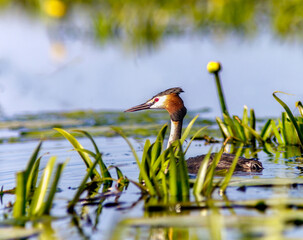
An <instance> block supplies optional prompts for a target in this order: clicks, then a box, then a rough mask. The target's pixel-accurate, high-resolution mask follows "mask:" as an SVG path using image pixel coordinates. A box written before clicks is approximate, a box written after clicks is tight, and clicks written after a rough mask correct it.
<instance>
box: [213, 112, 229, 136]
mask: <svg viewBox="0 0 303 240" xmlns="http://www.w3.org/2000/svg"><path fill="white" fill-rule="evenodd" d="M216 122H217V124H218V126H219V129H220V131H221V133H222V135H223V138H224V139H226V138H229V137H231V134H230V133H229V131H228V128H227V126H226V125H225V123H224V122H223V121H222V120H221V118H219V117H216Z"/></svg>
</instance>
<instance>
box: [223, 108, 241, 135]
mask: <svg viewBox="0 0 303 240" xmlns="http://www.w3.org/2000/svg"><path fill="white" fill-rule="evenodd" d="M223 119H224V123H225V124H226V126H227V129H228V132H229V134H230V136H231V137H233V138H239V136H238V134H237V130H236V127H235V125H234V122H233V119H232V118H231V117H230V116H229V115H226V114H224V113H223Z"/></svg>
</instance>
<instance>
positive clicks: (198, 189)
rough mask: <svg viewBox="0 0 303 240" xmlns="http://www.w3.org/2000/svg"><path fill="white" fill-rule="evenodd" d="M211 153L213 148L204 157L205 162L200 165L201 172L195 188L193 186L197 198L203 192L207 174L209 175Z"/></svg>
mask: <svg viewBox="0 0 303 240" xmlns="http://www.w3.org/2000/svg"><path fill="white" fill-rule="evenodd" d="M211 152H212V147H211V148H210V149H209V151H208V153H207V154H206V156H205V157H204V160H203V162H202V163H201V165H200V168H199V171H198V174H197V177H196V180H195V183H194V186H193V193H194V195H195V196H198V195H199V194H200V193H201V192H202V190H203V187H204V183H205V178H206V173H207V167H208V163H209V157H210V154H211Z"/></svg>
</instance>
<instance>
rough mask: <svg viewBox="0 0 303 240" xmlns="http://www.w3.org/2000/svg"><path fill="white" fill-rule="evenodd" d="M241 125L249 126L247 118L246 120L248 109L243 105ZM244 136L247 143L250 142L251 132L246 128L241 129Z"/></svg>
mask: <svg viewBox="0 0 303 240" xmlns="http://www.w3.org/2000/svg"><path fill="white" fill-rule="evenodd" d="M242 123H243V124H244V125H249V118H248V108H247V106H246V105H245V106H244V109H243V116H242ZM243 131H244V135H245V138H246V140H247V141H251V136H252V135H251V132H250V131H249V130H248V129H247V128H243Z"/></svg>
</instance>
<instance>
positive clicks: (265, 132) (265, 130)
mask: <svg viewBox="0 0 303 240" xmlns="http://www.w3.org/2000/svg"><path fill="white" fill-rule="evenodd" d="M271 132H272V128H271V119H268V120H267V122H266V123H265V125H264V126H263V128H262V130H261V133H260V136H261V138H262V139H263V141H266V140H267V139H268V138H269V137H270V134H271Z"/></svg>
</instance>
